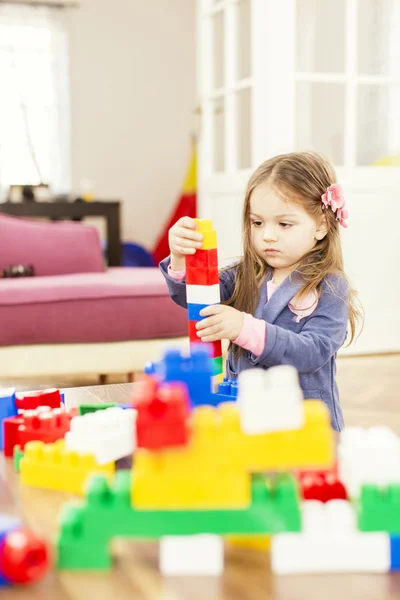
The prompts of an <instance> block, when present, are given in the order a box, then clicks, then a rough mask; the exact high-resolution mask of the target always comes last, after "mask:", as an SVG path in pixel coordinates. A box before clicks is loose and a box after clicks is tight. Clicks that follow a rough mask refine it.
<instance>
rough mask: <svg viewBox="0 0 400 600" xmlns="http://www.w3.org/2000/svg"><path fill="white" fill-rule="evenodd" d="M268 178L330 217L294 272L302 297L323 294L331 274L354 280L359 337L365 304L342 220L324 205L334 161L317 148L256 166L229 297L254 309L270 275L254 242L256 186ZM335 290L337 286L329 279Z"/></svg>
mask: <svg viewBox="0 0 400 600" xmlns="http://www.w3.org/2000/svg"><path fill="white" fill-rule="evenodd" d="M265 182H268V183H269V184H270V185H271V186H273V187H274V189H275V191H276V192H277V193H278V194H279V195H280V196H281V197H282V199H284V200H285V201H287V202H290V203H292V204H300V205H301V206H302V207H303V208H304V209H305V211H306V212H307V213H308V214H310V215H312V216H314V217H316V218H318V217H322V215H323V214H324V215H325V217H326V226H327V234H326V236H325V237H324V238H323V239H322V240H319V241H317V243H316V245H315V246H314V248H312V250H310V252H308V253H307V254H306V255H305V256H304V257H303V258H302V259H301V260H300V262H299V263H298V265H297V266H296V268H295V270H294V271H293V273H292V274H293V275H294V274H296V273H297V274H299V275H300V276H301V278H302V280H303V281H304V282H305V283H304V285H303V286H302V287H301V289H300V290H299V292H298V293H297V297H298V298H301V297H303V296H306V295H307V294H308V293H309V292H313V291H315V292H316V293H317V295H318V296H319V295H320V293H321V289H320V286H321V283H322V282H323V281H324V280H325V278H326V276H327V275H329V274H336V275H340V276H341V277H343V278H345V279H346V281H347V283H348V295H347V298H343V301H344V302H346V303H347V306H348V311H349V324H350V334H351V335H350V340H349V342H348V345H349V344H351V343H352V341H353V340H354V338H355V334H356V331H357V329H358V327H359V326H361V328H360V329H362V323H363V310H362V306H361V304H360V302H359V300H358V296H357V293H356V291H355V290H354V288H353V287H352V286H351V283H350V281H349V279H348V277H347V275H346V274H345V272H344V267H343V254H342V247H341V243H340V234H339V222H338V221H337V219H336V217H335V214H334V212H333V211H332V210H331V209H328V210H325V211H323V210H322V206H323V204H322V202H321V196H322V194H324V193H325V192H326V189H327V188H328V187H329V186H330V185H332V184H333V183H336V173H335V170H334V168H333V166H332V165H331V164H330V162H328V161H327V160H325V159H324V158H322V157H321V156H320V155H319V154H316V153H314V152H298V153H296V152H293V153H290V154H281V155H279V156H275V157H274V158H271V159H270V160H267V161H266V162H264V163H263V164H262V165H260V166H259V167H258V169H256V171H255V172H254V173H253V174H252V176H251V177H250V180H249V182H248V184H247V189H246V194H245V198H244V205H243V216H242V224H243V258H242V259H241V261H240V262H239V264H237V265H235V267H232V268H236V276H235V289H234V292H233V295H232V297H231V298H230V299H229V300H228V301H227V304H230V305H232V306H234V307H235V308H237V309H238V310H241V311H244V312H248V313H250V314H254V311H255V309H256V307H257V304H258V300H259V290H260V285H261V283H262V282H263V281H264V279H265V277H266V275H267V273H268V272H269V270H270V268H271V267H270V266H269V265H268V264H267V263H266V262H265V261H264V260H263V259H262V258H260V257H259V256H258V255H257V254H256V252H255V250H254V248H253V246H252V242H251V221H250V198H251V194H252V192H253V190H254V189H255V188H256V187H257V186H258V185H260V184H261V183H265ZM327 286H328V287H329V288H330V292H331V293H333V294H335V295H337V292H336V291H335V289H333V287H332V286H331V285H329V282H327ZM233 352H234V354H235V355H237V356H239V355H240V354H242V350H241V348H239V347H238V346H235V345H233Z"/></svg>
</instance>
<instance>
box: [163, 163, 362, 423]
mask: <svg viewBox="0 0 400 600" xmlns="http://www.w3.org/2000/svg"><path fill="white" fill-rule="evenodd" d="M335 181H336V176H335V172H334V169H333V167H332V166H331V165H330V164H329V163H328V162H327V161H326V160H324V159H323V158H322V157H321V156H319V155H318V154H314V153H311V152H301V153H291V154H283V155H280V156H276V157H275V158H272V159H270V160H267V161H266V162H264V163H263V164H262V165H261V166H260V167H258V169H257V170H256V171H255V172H254V173H253V175H252V176H251V177H250V180H249V183H248V185H247V190H246V195H245V199H244V207H243V233H244V247H243V258H242V259H241V260H240V262H239V263H236V264H235V265H233V266H231V267H229V268H227V269H224V270H222V271H221V272H220V285H221V301H222V302H223V304H219V305H212V306H208V307H207V308H205V309H203V311H202V312H201V313H200V314H201V316H202V317H204V318H203V319H202V320H201V321H200V322H199V323H198V324H197V328H198V334H197V335H198V336H199V338H200V339H201V340H202V341H204V342H211V341H214V340H220V339H223V338H225V339H228V340H230V342H231V343H230V347H229V354H228V363H227V366H226V374H227V377H229V378H237V376H238V373H239V372H240V371H242V370H244V369H248V368H251V367H262V368H264V369H268V367H271V366H274V365H283V364H289V365H293V366H294V367H296V369H297V370H298V372H299V377H300V385H301V387H302V389H303V392H304V397H305V398H306V399H309V398H317V399H321V400H323V401H324V402H325V403H326V404H327V406H328V408H329V410H330V412H331V420H332V426H333V427H334V429H336V430H337V431H340V430H341V429H342V428H343V415H342V410H341V407H340V404H339V394H338V387H337V384H336V354H337V351H338V350H339V348H340V347H341V346H342V345H343V344H344V342H345V340H346V337H347V327H348V325H349V326H350V333H351V336H350V341H349V343H351V342H352V341H353V339H354V336H355V331H356V328H357V325H358V322H359V321H361V320H362V312H361V309H360V308H359V305H358V300H357V296H356V293H355V291H354V290H353V289H352V287H351V285H350V283H349V281H348V279H347V277H346V275H345V273H344V269H343V257H342V248H341V244H340V235H339V228H340V227H341V226H342V227H347V223H346V219H347V210H346V209H345V201H344V198H343V192H342V189H341V187H340V185H339V184H337V183H335ZM201 240H202V236H201V235H200V233H198V232H196V223H195V221H194V220H193V219H190V218H189V217H183V218H182V219H179V221H178V222H177V223H176V224H175V225H174V226H173V227H172V228H171V229H170V231H169V247H170V251H171V255H170V257H168V258H166V259H164V260H163V261H162V262H161V263H160V268H161V271H162V273H163V275H164V276H165V278H166V280H167V284H168V288H169V292H170V295H171V298H172V299H173V300H174V302H176V303H177V304H179V305H180V306H183V307H186V291H185V255H187V254H194V253H195V252H196V249H197V248H200V247H201V245H202V242H201Z"/></svg>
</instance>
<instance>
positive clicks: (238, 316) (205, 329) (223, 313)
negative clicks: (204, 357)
mask: <svg viewBox="0 0 400 600" xmlns="http://www.w3.org/2000/svg"><path fill="white" fill-rule="evenodd" d="M200 316H201V317H207V319H202V320H201V321H199V322H198V323H197V325H196V328H197V329H198V333H197V335H198V337H199V338H201V341H202V342H215V341H217V340H222V339H225V340H230V341H231V342H233V340H235V339H236V338H237V337H238V335H239V333H240V330H241V329H242V325H243V320H244V313H243V312H241V311H240V310H236V308H232V306H225V305H224V304H212V305H210V306H207V307H206V308H203V310H202V311H201V312H200Z"/></svg>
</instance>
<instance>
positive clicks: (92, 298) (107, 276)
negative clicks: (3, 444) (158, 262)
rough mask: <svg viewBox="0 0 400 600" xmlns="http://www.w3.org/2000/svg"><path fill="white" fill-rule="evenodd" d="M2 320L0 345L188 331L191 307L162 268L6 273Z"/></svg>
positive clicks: (0, 294) (0, 288) (0, 293)
mask: <svg viewBox="0 0 400 600" xmlns="http://www.w3.org/2000/svg"><path fill="white" fill-rule="evenodd" d="M0 323H1V324H2V326H1V327H0V346H12V345H21V344H53V343H54V344H59V343H89V342H114V341H127V340H140V339H151V338H168V337H178V336H186V335H187V312H186V310H184V309H182V308H181V307H179V306H177V305H176V304H174V302H173V301H172V300H171V298H170V297H169V294H168V289H167V285H166V283H165V279H164V277H163V276H162V274H161V273H160V271H159V269H157V268H134V267H132V268H129V267H128V268H123V267H116V268H112V269H108V271H106V272H104V273H90V274H82V273H80V274H74V275H59V276H57V275H55V276H52V277H28V278H26V279H24V278H22V279H2V280H1V279H0Z"/></svg>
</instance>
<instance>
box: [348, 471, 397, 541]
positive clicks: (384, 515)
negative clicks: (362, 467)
mask: <svg viewBox="0 0 400 600" xmlns="http://www.w3.org/2000/svg"><path fill="white" fill-rule="evenodd" d="M355 507H356V511H357V514H358V528H359V529H360V531H387V532H388V533H400V484H395V483H394V484H391V485H388V486H387V487H385V488H380V487H379V486H377V485H371V484H368V485H367V484H365V485H363V486H362V488H361V494H360V498H359V499H358V500H356V501H355Z"/></svg>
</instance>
